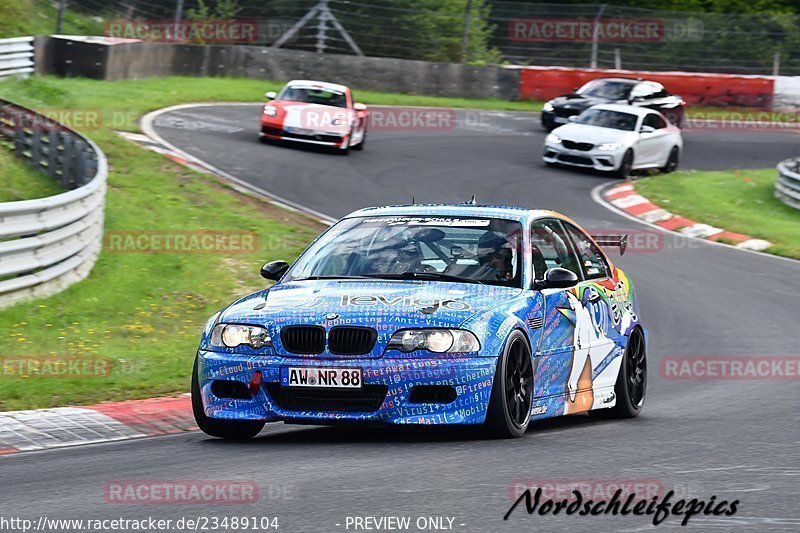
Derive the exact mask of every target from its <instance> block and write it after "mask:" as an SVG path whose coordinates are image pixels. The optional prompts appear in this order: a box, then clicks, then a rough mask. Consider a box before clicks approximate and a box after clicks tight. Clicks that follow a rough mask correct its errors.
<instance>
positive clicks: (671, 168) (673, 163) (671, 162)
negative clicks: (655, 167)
mask: <svg viewBox="0 0 800 533" xmlns="http://www.w3.org/2000/svg"><path fill="white" fill-rule="evenodd" d="M680 156H681V155H680V150H679V149H678V147H677V146H673V147H672V150H670V151H669V156H668V157H667V162H666V163H665V164H664V166H663V167H661V172H662V173H663V174H669V173H670V172H675V170H677V168H678V161H679V160H680Z"/></svg>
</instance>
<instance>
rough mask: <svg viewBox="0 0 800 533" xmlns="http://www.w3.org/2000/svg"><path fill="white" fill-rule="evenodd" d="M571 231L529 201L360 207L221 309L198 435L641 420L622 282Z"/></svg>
mask: <svg viewBox="0 0 800 533" xmlns="http://www.w3.org/2000/svg"><path fill="white" fill-rule="evenodd" d="M598 242H600V243H602V244H603V245H618V246H620V248H621V250H622V251H624V246H625V239H624V238H619V237H615V236H606V237H603V238H600V237H598V238H597V240H595V239H593V238H592V237H590V236H589V235H587V234H586V232H585V231H584V230H582V229H581V228H580V226H578V225H577V224H576V223H575V222H574V221H572V220H571V219H569V218H567V217H565V216H563V215H560V214H558V213H555V212H552V211H545V210H530V209H524V208H517V207H497V206H478V205H474V204H463V205H406V206H391V207H381V208H368V209H362V210H360V211H356V212H354V213H352V214H350V215H348V216H347V217H345V218H343V219H342V220H340V221H339V222H338V223H336V224H335V225H333V226H332V227H331V228H329V229H328V230H327V231H326V232H324V233H323V234H322V235H321V236H320V237H319V238H318V239H317V240H316V241H315V242H314V243H312V244H311V245H310V246H309V248H308V249H307V250H306V251H305V252H304V253H303V254H302V255H301V256H300V257H299V258H298V259H297V260H296V261H295V263H294V264H293V265H292V266H291V267H290V266H289V265H288V264H287V263H285V262H283V261H275V262H272V263H268V264H267V265H265V266H264V267H263V268H262V271H261V274H262V276H264V277H265V278H267V279H272V280H276V281H277V283H276V284H275V285H273V286H272V287H269V288H266V289H264V290H261V291H258V292H255V293H253V294H250V295H248V296H245V297H244V298H242V299H240V300H238V301H236V302H234V303H233V304H231V305H230V306H228V307H226V308H225V309H223V310H221V311H219V312H217V313H216V314H214V316H212V317H211V318H210V319H209V321H208V323H207V324H206V326H205V328H204V331H203V335H202V340H201V343H200V347H199V349H198V352H197V359H196V362H195V367H194V373H193V380H192V402H193V407H194V413H195V417H196V419H197V422H198V425H199V426H200V428H201V429H202V430H203V431H205V432H206V433H208V434H210V435H214V436H218V437H225V438H247V437H251V436H254V435H256V434H257V433H258V432H259V431H260V430H261V429H262V428H263V426H264V424H265V423H266V422H275V421H284V422H288V423H312V424H326V423H356V424H357V423H369V424H375V423H385V424H484V425H485V429H486V433H487V434H493V435H499V436H504V437H519V436H522V435H523V434H524V433H525V431H526V429H527V427H528V424H529V422H530V421H531V420H534V419H542V418H549V417H555V416H560V415H566V414H573V413H580V412H586V411H588V412H590V413H591V414H594V415H597V416H601V417H635V416H637V415H638V414H639V413H640V411H641V409H642V407H643V404H644V399H645V390H646V382H647V362H646V351H645V346H646V333H645V329H644V328H643V326H642V324H641V322H640V318H639V313H638V309H637V302H636V296H635V292H634V289H633V285H632V283H631V281H630V280H629V279H628V277H627V276H626V274H625V273H624V272H623V271H622V270H620V269H619V268H617V267H616V266H614V264H613V263H612V262H611V260H610V259H609V258H608V256H607V255H606V254H605V252H604V251H603V250H602V249H601V248H600V246H598Z"/></svg>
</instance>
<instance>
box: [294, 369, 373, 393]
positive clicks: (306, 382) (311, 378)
mask: <svg viewBox="0 0 800 533" xmlns="http://www.w3.org/2000/svg"><path fill="white" fill-rule="evenodd" d="M361 377H362V375H361V369H360V368H318V367H306V366H289V367H283V368H281V385H283V386H284V387H323V388H337V389H360V388H361Z"/></svg>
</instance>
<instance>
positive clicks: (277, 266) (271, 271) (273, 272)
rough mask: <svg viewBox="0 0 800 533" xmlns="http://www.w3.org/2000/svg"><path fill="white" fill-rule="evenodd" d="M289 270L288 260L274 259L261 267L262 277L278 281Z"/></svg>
mask: <svg viewBox="0 0 800 533" xmlns="http://www.w3.org/2000/svg"><path fill="white" fill-rule="evenodd" d="M287 270H289V263H287V262H286V261H272V262H271V263H267V264H266V265H264V266H263V267H261V277H262V278H264V279H271V280H275V281H278V280H279V279H281V278H282V277H283V275H284V274H286V271H287Z"/></svg>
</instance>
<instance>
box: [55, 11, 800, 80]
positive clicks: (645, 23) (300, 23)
mask: <svg viewBox="0 0 800 533" xmlns="http://www.w3.org/2000/svg"><path fill="white" fill-rule="evenodd" d="M212 4H213V5H214V8H213V9H208V8H207V6H211V5H212ZM68 9H69V10H73V11H77V12H83V13H84V14H86V15H89V14H92V15H93V14H96V13H97V12H102V13H103V14H104V19H105V20H107V21H108V20H113V21H117V22H123V24H117V23H114V24H108V23H106V24H105V27H104V25H103V23H102V22H99V23H98V27H97V28H96V31H97V32H98V34H99V33H101V32H103V31H106V35H108V33H109V32H110V31H111V30H112V29H114V28H117V29H119V28H128V29H129V30H136V29H137V28H138V29H142V28H143V26H145V25H147V24H148V21H149V22H155V23H156V24H159V23H160V24H164V23H165V22H166V23H169V22H171V21H174V20H177V19H179V20H182V21H189V20H195V21H197V20H202V19H209V18H211V17H216V19H217V20H219V19H237V20H241V21H246V22H248V23H252V25H254V26H256V27H257V28H258V31H256V32H253V33H252V34H251V37H250V38H248V39H247V40H246V42H240V44H250V45H253V46H279V47H281V48H288V49H295V50H305V51H309V52H325V53H328V54H350V55H361V54H363V55H366V56H370V57H390V58H399V59H413V60H422V61H435V62H443V63H457V62H462V61H466V62H468V63H471V64H503V63H507V64H514V65H538V66H562V67H574V68H602V69H626V70H648V71H673V70H679V71H689V72H715V73H729V74H754V75H784V76H798V75H800V15H797V14H794V13H741V14H726V13H709V12H700V11H695V12H686V11H671V10H663V9H647V8H640V7H633V6H622V5H613V4H607V3H603V2H598V3H569V4H567V3H556V2H552V3H550V2H531V1H508V0H462V1H448V2H432V1H426V2H412V1H410V0H237V1H236V2H214V3H211V2H208V1H207V0H206V1H204V2H201V1H200V0H166V1H164V2H152V1H145V0H70V2H69V5H68ZM126 21H127V22H129V23H130V24H124V22H126ZM136 21H138V22H136ZM54 27H55V26H54ZM145 33H148V32H145ZM108 36H112V37H138V32H137V31H132V32H130V33H126V32H123V33H122V34H120V35H108ZM206 44H211V43H209V42H207V43H206Z"/></svg>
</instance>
